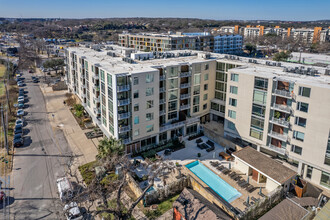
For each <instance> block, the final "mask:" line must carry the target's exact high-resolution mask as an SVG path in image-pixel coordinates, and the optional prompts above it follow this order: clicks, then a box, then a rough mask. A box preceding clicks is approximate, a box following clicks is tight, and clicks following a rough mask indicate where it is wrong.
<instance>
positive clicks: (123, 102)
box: [118, 99, 131, 106]
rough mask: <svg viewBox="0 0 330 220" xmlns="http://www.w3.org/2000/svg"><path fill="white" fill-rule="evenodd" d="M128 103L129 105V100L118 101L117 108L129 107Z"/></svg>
mask: <svg viewBox="0 0 330 220" xmlns="http://www.w3.org/2000/svg"><path fill="white" fill-rule="evenodd" d="M130 103H131V100H130V99H122V100H118V106H124V105H129V104H130Z"/></svg>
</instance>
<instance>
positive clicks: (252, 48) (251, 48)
mask: <svg viewBox="0 0 330 220" xmlns="http://www.w3.org/2000/svg"><path fill="white" fill-rule="evenodd" d="M245 49H246V50H248V51H249V55H250V54H251V53H252V52H255V51H256V50H257V47H256V45H254V44H250V43H247V44H245Z"/></svg>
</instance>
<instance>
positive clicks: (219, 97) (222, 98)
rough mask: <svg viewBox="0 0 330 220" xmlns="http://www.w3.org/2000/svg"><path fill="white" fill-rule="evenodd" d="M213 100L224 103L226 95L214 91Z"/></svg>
mask: <svg viewBox="0 0 330 220" xmlns="http://www.w3.org/2000/svg"><path fill="white" fill-rule="evenodd" d="M215 98H216V99H220V100H223V101H225V100H226V94H225V93H223V92H217V91H215Z"/></svg>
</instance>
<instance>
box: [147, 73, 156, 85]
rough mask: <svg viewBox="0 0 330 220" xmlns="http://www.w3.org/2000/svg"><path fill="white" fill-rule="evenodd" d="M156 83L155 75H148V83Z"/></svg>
mask: <svg viewBox="0 0 330 220" xmlns="http://www.w3.org/2000/svg"><path fill="white" fill-rule="evenodd" d="M153 81H154V74H152V73H148V74H147V75H146V83H151V82H153Z"/></svg>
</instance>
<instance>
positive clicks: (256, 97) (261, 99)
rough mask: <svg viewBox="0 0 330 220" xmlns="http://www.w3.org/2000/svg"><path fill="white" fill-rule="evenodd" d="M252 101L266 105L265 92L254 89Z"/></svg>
mask: <svg viewBox="0 0 330 220" xmlns="http://www.w3.org/2000/svg"><path fill="white" fill-rule="evenodd" d="M253 102H254V103H256V104H260V105H266V102H267V92H263V91H259V90H254V93H253Z"/></svg>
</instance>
